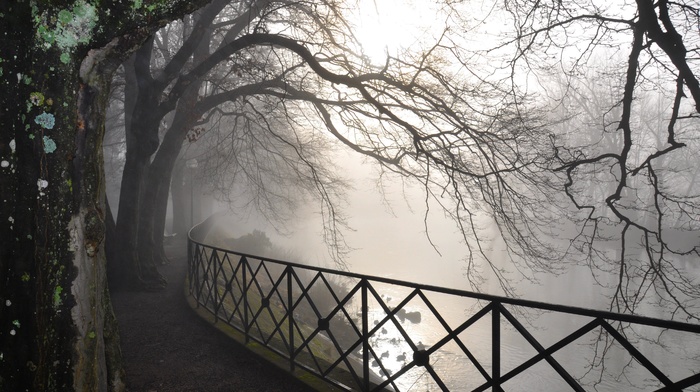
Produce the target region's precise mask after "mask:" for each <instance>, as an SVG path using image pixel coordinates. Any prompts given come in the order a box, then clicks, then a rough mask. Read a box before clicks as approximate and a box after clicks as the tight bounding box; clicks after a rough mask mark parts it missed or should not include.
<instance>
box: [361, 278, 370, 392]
mask: <svg viewBox="0 0 700 392" xmlns="http://www.w3.org/2000/svg"><path fill="white" fill-rule="evenodd" d="M368 311H369V309H368V304H367V279H362V379H363V381H364V385H363V387H364V389H363V391H369V336H368V335H369V315H368Z"/></svg>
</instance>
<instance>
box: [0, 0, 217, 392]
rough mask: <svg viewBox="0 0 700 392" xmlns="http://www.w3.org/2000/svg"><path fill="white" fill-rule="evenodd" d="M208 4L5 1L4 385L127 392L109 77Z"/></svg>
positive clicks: (0, 222) (0, 235)
mask: <svg viewBox="0 0 700 392" xmlns="http://www.w3.org/2000/svg"><path fill="white" fill-rule="evenodd" d="M204 2H205V0H195V1H192V0H165V1H160V2H158V4H157V5H155V4H154V5H153V6H149V7H145V6H144V7H139V6H134V5H132V4H128V5H127V4H125V5H120V4H117V3H110V5H109V8H107V6H104V7H103V8H98V7H96V6H94V5H93V3H95V2H93V1H89V0H80V1H71V0H65V1H60V2H53V1H40V2H29V1H0V57H2V58H1V59H0V70H1V72H0V86H2V89H0V123H1V124H2V131H1V132H0V391H8V392H9V391H32V392H34V391H42V392H44V391H46V392H51V391H62V392H68V391H116V392H118V391H123V390H125V387H124V382H123V380H124V378H123V372H122V368H121V355H120V351H119V338H118V333H117V328H116V324H115V322H114V315H113V313H112V309H111V304H110V299H109V295H108V290H107V283H106V272H105V270H106V265H105V254H104V253H105V252H104V237H105V223H104V213H105V204H104V198H105V194H104V174H103V166H102V155H101V151H102V136H103V133H104V111H105V102H106V97H107V93H108V91H109V88H108V87H109V81H110V80H111V77H112V73H113V71H114V69H115V68H116V67H117V66H118V64H119V63H121V62H122V61H123V58H118V57H121V56H122V55H126V54H128V53H129V52H131V51H133V50H134V49H135V48H136V47H138V45H140V43H141V42H143V40H144V39H145V35H146V34H148V33H149V32H150V31H153V30H154V29H156V28H158V27H160V25H162V24H164V23H166V22H167V21H169V20H173V19H175V18H177V17H180V16H182V15H184V14H185V13H187V12H191V11H192V10H193V9H194V8H195V7H197V6H201V5H202V4H203V3H204ZM90 48H93V49H92V50H88V49H90ZM97 48H101V49H97Z"/></svg>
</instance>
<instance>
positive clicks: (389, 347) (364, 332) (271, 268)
mask: <svg viewBox="0 0 700 392" xmlns="http://www.w3.org/2000/svg"><path fill="white" fill-rule="evenodd" d="M188 253H189V256H188V257H189V292H190V295H191V296H192V297H193V298H194V299H195V300H196V302H197V304H198V306H202V307H204V308H206V309H208V310H209V311H210V312H211V313H213V314H214V315H215V316H216V320H217V322H224V323H227V324H228V325H230V326H231V327H233V328H236V329H237V330H239V331H241V332H242V333H243V334H245V337H246V340H248V341H255V342H257V343H259V344H262V345H265V346H266V347H268V348H269V349H271V350H273V351H275V352H277V353H278V354H279V355H281V356H282V357H284V358H286V359H287V360H288V361H289V366H290V369H292V370H293V369H295V368H296V367H301V368H303V369H305V370H306V371H308V372H310V373H312V374H314V375H316V376H317V377H319V378H321V379H323V380H325V381H326V382H327V383H329V384H331V385H333V386H335V387H338V388H341V389H344V390H361V391H379V390H396V391H405V390H420V391H425V390H444V391H446V390H460V391H464V390H472V391H485V390H493V391H501V390H525V391H528V390H542V389H551V390H570V389H571V390H575V391H584V390H587V389H595V390H601V389H606V388H608V389H610V390H634V389H636V390H659V391H678V390H683V389H684V388H690V387H693V386H695V387H696V388H697V386H698V385H700V354H699V353H700V325H697V324H686V323H680V322H675V321H666V320H660V319H653V318H646V317H639V316H634V315H625V314H616V313H611V312H604V311H596V310H590V309H583V308H575V307H568V306H560V305H552V304H547V303H540V302H534V301H527V300H521V299H515V298H504V297H498V296H491V295H486V294H479V293H473V292H467V291H459V290H452V289H446V288H440V287H433V286H426V285H420V284H414V283H407V282H402V281H397V280H392V279H385V278H381V277H372V276H366V275H360V274H354V273H350V272H341V271H335V270H331V269H326V268H319V267H312V266H306V265H300V264H295V263H290V262H285V261H279V260H269V259H265V258H260V257H256V256H252V255H247V254H241V253H237V252H234V251H231V250H226V249H221V248H217V247H214V246H209V245H206V244H204V243H202V242H198V241H196V240H193V238H192V233H191V234H190V238H189V243H188ZM551 324H556V325H557V326H558V327H557V331H560V330H564V331H568V332H564V333H562V332H555V331H553V329H552V328H549V327H548V325H551ZM538 334H539V335H540V336H538ZM515 341H519V342H520V343H519V344H518V345H517V347H519V348H516V349H513V347H514V345H515V343H514V342H515ZM504 347H505V348H508V347H510V348H509V350H510V351H507V352H504V351H505V348H504ZM523 347H526V349H523ZM693 350H695V351H694V352H693ZM663 352H665V353H666V354H660V353H663ZM669 358H670V359H669ZM655 362H660V364H659V363H656V364H655ZM618 383H622V386H619V385H616V384H618ZM686 390H691V389H686Z"/></svg>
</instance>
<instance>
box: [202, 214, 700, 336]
mask: <svg viewBox="0 0 700 392" xmlns="http://www.w3.org/2000/svg"><path fill="white" fill-rule="evenodd" d="M196 227H197V226H194V227H193V229H194V228H196ZM191 231H192V230H190V232H191ZM188 240H189V241H192V242H195V243H197V244H199V245H202V246H206V247H207V248H210V249H213V250H217V251H220V252H226V253H231V254H235V255H237V256H244V257H247V258H253V259H260V260H265V261H266V262H271V263H275V264H280V265H284V266H291V267H298V268H303V269H307V270H311V271H315V272H324V273H329V274H335V275H340V276H344V277H348V278H355V279H369V280H372V281H376V282H381V283H386V284H393V285H399V286H406V287H411V288H417V289H421V290H426V291H432V292H436V293H441V294H450V295H457V296H460V297H467V298H473V299H478V300H484V301H489V302H498V303H502V304H507V305H514V306H522V307H527V308H533V309H539V310H549V311H555V312H560V313H568V314H574V315H577V316H586V317H595V318H602V319H605V320H613V321H619V322H629V323H634V324H641V325H647V326H652V327H659V328H668V329H673V330H677V331H683V332H693V333H700V324H693V323H684V322H682V321H676V320H667V319H660V318H654V317H648V316H640V315H635V314H627V313H617V312H611V311H606V310H598V309H587V308H582V307H577V306H569V305H560V304H552V303H547V302H540V301H533V300H527V299H520V298H513V297H503V296H498V295H493V294H485V293H478V292H473V291H467V290H459V289H453V288H448V287H440V286H433V285H427V284H421V283H414V282H408V281H404V280H400V279H392V278H385V277H381V276H373V275H365V274H358V273H354V272H348V271H341V270H334V269H332V268H324V267H318V266H312V265H306V264H301V263H295V262H291V261H284V260H278V259H274V258H268V257H261V256H257V255H253V254H249V253H242V252H237V251H234V250H231V249H226V248H221V247H217V246H214V245H210V244H206V243H204V242H203V241H197V240H195V239H193V238H192V237H191V236H190V233H188Z"/></svg>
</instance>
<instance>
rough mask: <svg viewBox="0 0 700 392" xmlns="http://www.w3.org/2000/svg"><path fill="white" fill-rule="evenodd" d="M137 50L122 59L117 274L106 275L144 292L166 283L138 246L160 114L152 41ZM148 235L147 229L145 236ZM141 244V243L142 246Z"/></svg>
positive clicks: (151, 260) (156, 143) (140, 240)
mask: <svg viewBox="0 0 700 392" xmlns="http://www.w3.org/2000/svg"><path fill="white" fill-rule="evenodd" d="M149 43H150V44H149V45H145V46H143V47H142V48H140V49H139V50H138V51H137V52H136V53H135V54H134V56H133V57H132V59H130V60H129V62H127V63H126V72H125V75H126V86H125V98H124V99H125V105H124V106H125V111H126V113H125V120H126V146H127V150H126V161H125V164H124V172H123V174H122V183H121V189H120V194H119V215H118V217H117V246H118V249H119V253H118V257H117V261H116V262H117V264H118V265H119V267H118V268H117V269H116V271H117V273H116V275H117V276H116V277H114V278H113V279H111V280H112V281H113V282H115V283H116V284H117V285H118V286H119V287H129V288H133V289H143V290H159V289H162V288H164V287H165V285H166V281H165V279H164V278H163V277H162V275H160V273H159V272H158V269H157V268H156V263H154V261H153V258H152V257H144V258H143V259H141V257H140V256H141V250H142V248H143V247H144V246H145V243H147V242H148V241H149V238H145V237H143V236H142V234H143V233H144V230H148V229H151V228H139V225H140V224H141V223H142V222H143V216H142V215H143V214H148V213H150V211H149V208H150V207H151V206H145V205H143V200H148V199H144V194H143V193H144V192H145V191H147V189H144V183H145V181H147V179H148V175H147V170H148V164H149V160H150V157H151V156H152V155H153V153H154V152H155V151H156V149H157V148H158V129H159V125H160V120H161V116H160V115H159V114H158V113H157V112H155V113H154V108H155V107H157V95H158V94H157V92H156V90H154V89H153V86H152V84H150V83H149V82H150V75H147V73H148V72H149V71H148V70H149V63H150V57H151V51H152V44H153V40H152V39H150V40H149ZM150 235H152V234H150V233H149V236H150ZM141 243H144V245H141Z"/></svg>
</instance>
